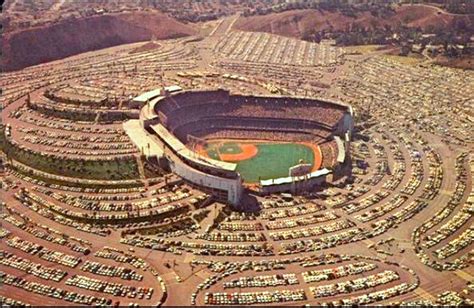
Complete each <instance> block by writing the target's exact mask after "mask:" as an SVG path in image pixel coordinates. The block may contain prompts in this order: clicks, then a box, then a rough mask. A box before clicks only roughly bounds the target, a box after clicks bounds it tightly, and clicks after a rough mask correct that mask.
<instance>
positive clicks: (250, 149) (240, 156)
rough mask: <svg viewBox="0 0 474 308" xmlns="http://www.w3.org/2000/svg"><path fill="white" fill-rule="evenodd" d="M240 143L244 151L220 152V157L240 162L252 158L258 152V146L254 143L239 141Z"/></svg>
mask: <svg viewBox="0 0 474 308" xmlns="http://www.w3.org/2000/svg"><path fill="white" fill-rule="evenodd" d="M238 145H239V147H240V149H241V150H242V152H240V153H236V154H232V153H221V152H219V157H220V159H221V160H223V161H227V162H238V161H242V160H247V159H250V158H252V157H254V156H255V155H257V153H258V148H257V147H256V146H255V145H254V144H251V143H238Z"/></svg>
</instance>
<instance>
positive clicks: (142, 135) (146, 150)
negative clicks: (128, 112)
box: [123, 120, 163, 157]
mask: <svg viewBox="0 0 474 308" xmlns="http://www.w3.org/2000/svg"><path fill="white" fill-rule="evenodd" d="M123 129H124V130H125V132H126V133H127V135H128V136H129V137H130V139H131V140H132V142H133V143H134V144H135V146H136V147H137V148H138V150H139V151H140V153H143V154H145V155H146V156H147V157H150V156H157V157H160V156H163V148H162V147H161V146H160V144H159V143H158V141H157V140H156V139H155V138H154V137H153V136H152V135H151V134H149V133H148V132H147V131H146V130H145V128H143V126H142V125H141V123H140V120H128V121H127V122H124V123H123Z"/></svg>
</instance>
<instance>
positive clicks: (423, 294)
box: [415, 287, 436, 302]
mask: <svg viewBox="0 0 474 308" xmlns="http://www.w3.org/2000/svg"><path fill="white" fill-rule="evenodd" d="M415 293H416V294H418V295H419V296H421V298H424V299H427V300H430V301H433V302H434V301H436V298H435V297H434V296H433V295H431V294H430V293H428V292H427V291H425V290H424V289H423V288H419V287H418V288H416V289H415Z"/></svg>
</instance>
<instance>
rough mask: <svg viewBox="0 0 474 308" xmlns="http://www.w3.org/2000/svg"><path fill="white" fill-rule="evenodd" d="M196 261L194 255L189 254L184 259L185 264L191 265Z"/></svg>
mask: <svg viewBox="0 0 474 308" xmlns="http://www.w3.org/2000/svg"><path fill="white" fill-rule="evenodd" d="M193 259H194V255H193V254H192V253H189V252H187V253H186V255H185V257H184V261H183V262H184V263H191V261H192V260H193Z"/></svg>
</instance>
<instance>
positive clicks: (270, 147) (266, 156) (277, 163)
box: [206, 142, 314, 183]
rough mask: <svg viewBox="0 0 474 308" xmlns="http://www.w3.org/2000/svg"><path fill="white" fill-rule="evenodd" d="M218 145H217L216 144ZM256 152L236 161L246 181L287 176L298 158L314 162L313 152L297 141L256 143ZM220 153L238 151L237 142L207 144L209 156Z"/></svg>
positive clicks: (252, 181)
mask: <svg viewBox="0 0 474 308" xmlns="http://www.w3.org/2000/svg"><path fill="white" fill-rule="evenodd" d="M217 145H218V146H217ZM255 145H256V146H257V148H258V154H257V155H256V156H254V157H253V158H250V159H247V160H243V161H240V162H238V163H237V171H238V172H239V173H240V174H241V175H242V178H243V179H244V181H245V182H246V183H256V182H258V180H259V179H261V180H267V179H272V178H279V177H286V176H288V169H289V168H290V167H292V166H294V165H297V164H298V162H299V160H300V159H303V160H304V162H305V163H310V164H314V153H313V150H312V149H311V148H310V147H307V146H305V145H303V144H297V143H256V144H255ZM216 148H219V152H220V153H233V154H237V153H240V151H241V149H240V147H239V146H238V143H233V142H226V143H224V144H222V143H214V144H212V143H211V144H208V146H207V147H206V150H207V153H208V155H209V157H211V158H214V159H219V156H218V153H217V151H216Z"/></svg>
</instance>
